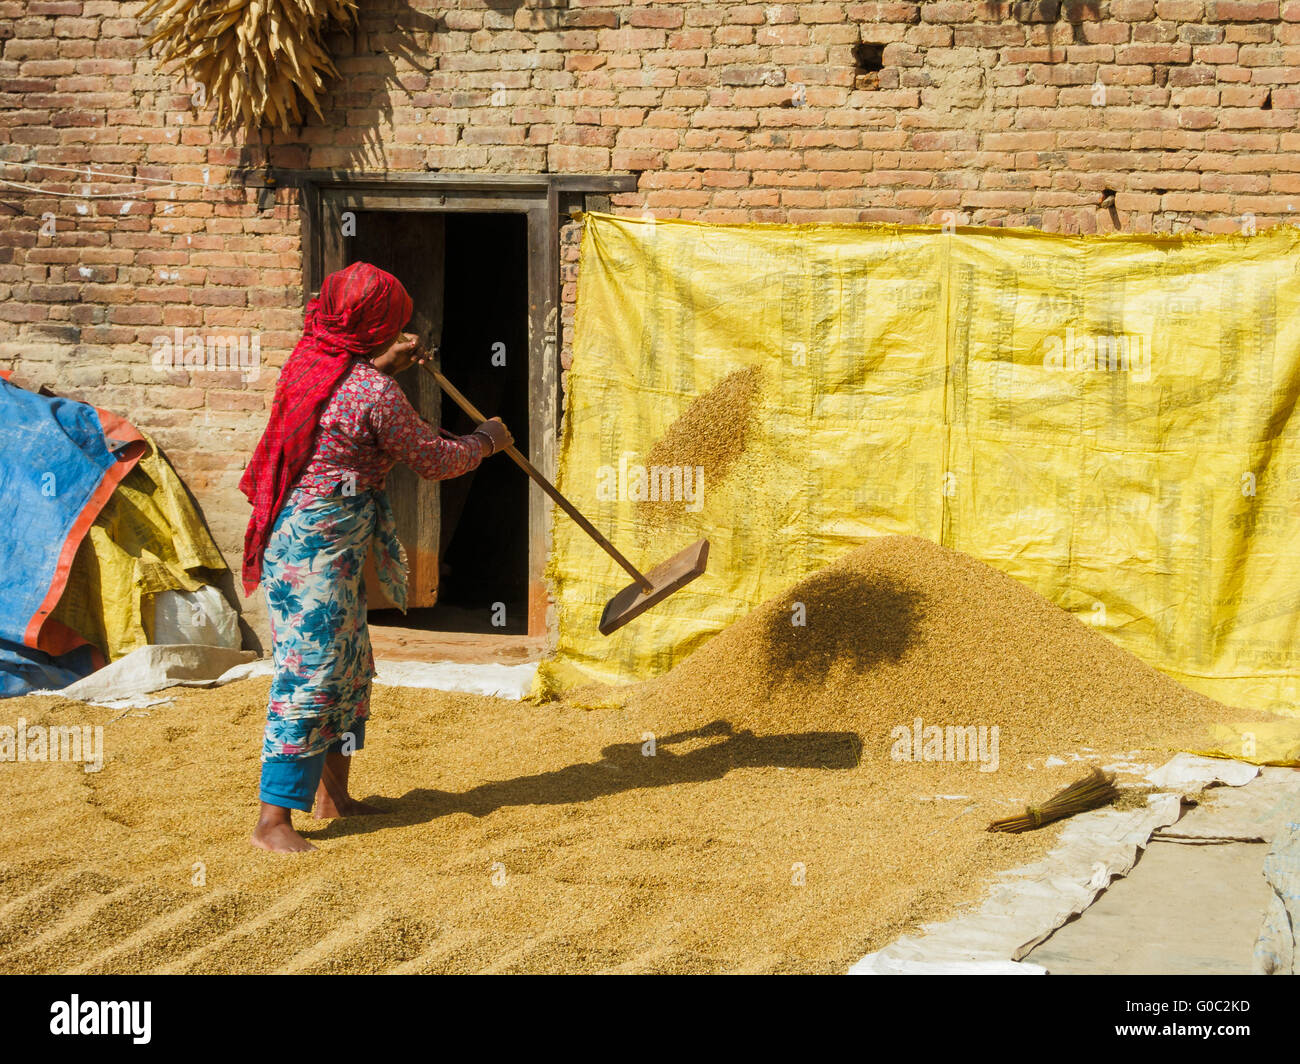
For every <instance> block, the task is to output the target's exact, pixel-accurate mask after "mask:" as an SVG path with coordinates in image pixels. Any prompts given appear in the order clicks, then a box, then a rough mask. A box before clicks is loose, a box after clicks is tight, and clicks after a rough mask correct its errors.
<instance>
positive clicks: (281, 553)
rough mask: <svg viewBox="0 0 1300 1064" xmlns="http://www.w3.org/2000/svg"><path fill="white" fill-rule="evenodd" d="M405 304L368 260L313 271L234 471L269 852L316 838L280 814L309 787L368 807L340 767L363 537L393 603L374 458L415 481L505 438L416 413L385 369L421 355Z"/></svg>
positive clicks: (480, 454)
mask: <svg viewBox="0 0 1300 1064" xmlns="http://www.w3.org/2000/svg"><path fill="white" fill-rule="evenodd" d="M411 309H412V306H411V297H410V296H409V295H408V294H407V292H406V289H405V288H403V287H402V285H401V283H400V282H399V281H398V280H397V278H395V277H393V276H392V275H391V274H388V273H385V272H384V271H383V270H380V269H377V268H376V267H374V266H371V265H369V264H367V263H364V262H358V263H354V264H353V265H351V266H349V267H348V268H347V269H345V270H340V271H339V272H338V273H333V274H330V276H328V277H327V278H325V282H324V284H322V285H321V290H320V296H319V297H318V298H317V299H313V300H312V301H311V302H310V303H308V304H307V313H306V318H305V321H304V323H303V334H302V339H301V340H299V341H298V345H297V346H296V347H295V348H294V349H293V353H292V354H291V355H290V356H289V359H288V361H287V362H286V363H285V365H284V368H283V369H282V370H281V371H280V379H279V381H278V382H277V384H276V389H275V399H274V401H273V403H272V405H271V417H270V421H269V422H268V423H267V426H266V432H265V433H264V434H263V436H262V439H261V441H260V442H259V443H258V445H257V450H256V451H255V452H254V454H253V460H252V461H251V462H250V463H249V466H248V469H247V470H246V471H245V473H244V477H243V480H241V481H240V485H239V486H240V490H242V491H243V492H244V494H245V495H247V496H248V499H249V501H250V502H251V503H252V504H253V515H252V518H251V519H250V521H249V524H248V533H247V535H246V536H245V539H244V574H243V575H244V590H245V592H246V593H248V594H250V595H251V594H252V593H253V590H254V589H255V588H256V587H257V586H258V584H259V582H260V583H261V584H262V586H263V587H264V588H265V590H266V600H267V608H268V610H269V612H270V615H271V639H272V654H273V659H274V663H275V677H274V679H273V680H272V682H271V699H270V705H269V707H268V709H267V721H266V731H265V735H264V738H263V742H262V786H261V802H262V808H261V815H260V816H259V817H258V821H257V827H256V828H255V829H254V831H253V839H252V841H253V845H254V846H260V847H262V848H263V849H266V850H272V851H275V852H276V853H294V852H299V851H303V850H313V849H315V847H314V846H312V845H311V843H309V842H308V841H307V840H306V839H304V838H303V837H302V836H301V835H299V834H298V833H297V832H296V831H295V830H294V828H293V821H292V810H294V809H301V810H304V811H310V810H311V809H312V806H313V800H314V803H315V815H316V816H317V817H318V818H327V817H338V816H355V815H359V814H364V813H374V812H378V810H376V809H374V808H373V807H371V806H368V805H366V804H365V803H363V802H358V801H356V800H355V799H354V798H352V797H351V795H350V794H349V793H348V769H349V766H350V765H351V755H352V753H353V752H354V751H356V750H360V749H361V748H362V746H363V745H364V744H365V732H366V719H367V717H368V716H369V714H370V681H371V679H372V677H373V676H374V671H375V670H374V656H373V654H372V653H371V649H370V635H369V631H368V630H367V628H366V592H365V583H364V579H363V577H362V569H363V567H364V565H365V561H366V555H367V554H368V553H369V552H370V550H371V549H372V548H373V549H374V552H375V562H376V571H377V574H378V577H379V582H380V585H381V586H382V587H383V589H384V592H385V594H387V595H388V597H389V598H390V599H391V600H392V601H393V602H394V603H395V604H396V605H397V606H398V607H399V608H401V609H405V608H406V559H405V554H404V552H403V551H402V547H401V544H400V543H398V542H397V537H396V534H395V531H394V525H393V512H392V510H391V508H390V507H389V505H388V499H387V497H386V496H385V495H384V490H383V489H384V478H385V477H386V476H387V474H388V471H389V470H390V469H391V468H392V467H393V466H394V465H395V464H396V463H397V462H405V463H406V464H407V465H408V466H410V467H411V468H412V469H414V470H415V471H416V472H417V473H419V474H420V475H421V476H422V477H425V478H428V479H433V480H441V479H445V478H447V477H455V476H459V475H460V474H462V473H467V472H468V471H469V470H471V469H474V468H475V467H476V466H477V465H478V464H479V463H480V462H481V461H482V460H483V459H484V458H486V457H487V456H488V455H490V454H494V453H496V452H497V451H499V450H501V449H502V448H504V447H506V446H507V445H509V444H510V442H511V437H510V434H509V432H507V431H506V427H505V426H504V425H503V424H501V421H500V419H499V418H493V419H492V420H491V421H488V422H485V423H484V424H482V425H480V426H478V428H476V429H475V430H474V432H473V433H472V434H471V435H469V436H460V437H454V436H443V435H440V433H439V430H437V429H434V428H432V427H431V426H429V425H428V424H426V423H425V422H423V421H421V420H420V418H419V416H418V415H417V414H416V412H415V410H414V409H413V408H412V407H411V404H410V403H409V402H408V401H407V399H406V396H405V395H404V394H403V392H402V389H401V388H400V387H399V386H398V384H397V382H396V381H394V380H393V377H394V375H395V374H398V373H401V372H402V371H403V370H405V369H407V368H408V367H410V366H411V365H412V364H414V363H415V362H417V361H422V360H423V355H422V353H421V352H420V351H419V345H418V341H417V340H416V338H415V337H413V336H410V335H408V334H405V333H403V332H401V328H402V326H403V325H404V324H405V323H406V322H407V321H408V320H409V319H410V317H411Z"/></svg>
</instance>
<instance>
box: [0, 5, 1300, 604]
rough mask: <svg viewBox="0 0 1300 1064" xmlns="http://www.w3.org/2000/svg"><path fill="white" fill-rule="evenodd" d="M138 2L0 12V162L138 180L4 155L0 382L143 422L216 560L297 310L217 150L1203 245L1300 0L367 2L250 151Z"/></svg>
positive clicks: (1242, 190) (845, 214)
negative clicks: (222, 344)
mask: <svg viewBox="0 0 1300 1064" xmlns="http://www.w3.org/2000/svg"><path fill="white" fill-rule="evenodd" d="M142 7H143V5H142V4H141V3H139V2H133V3H116V2H107V0H0V20H2V21H0V82H2V84H0V159H2V160H4V161H5V162H6V163H7V164H12V163H15V162H18V163H33V162H36V163H46V164H49V165H56V166H67V167H74V168H75V167H85V166H91V167H95V168H98V169H103V170H108V171H112V172H114V173H121V174H125V175H130V176H132V177H134V178H136V179H137V180H136V181H121V182H115V181H112V180H109V179H105V178H101V177H96V176H92V177H91V180H90V181H89V183H87V181H86V179H85V177H84V176H83V175H77V174H68V173H62V172H57V171H52V170H44V171H24V170H21V169H18V168H15V167H14V166H12V165H6V166H4V168H3V169H0V177H3V178H4V179H5V180H6V181H9V182H17V183H19V184H24V183H26V184H32V185H35V186H36V187H38V188H39V189H40V192H39V193H35V192H32V191H29V190H24V189H19V188H14V187H12V185H4V186H0V369H12V370H13V371H14V374H15V379H16V380H18V381H20V382H21V383H24V384H27V385H29V386H33V387H35V386H38V385H40V384H49V385H50V386H51V387H53V388H55V389H56V390H58V391H60V392H62V393H64V394H68V395H72V396H75V397H77V398H81V399H85V400H87V401H91V402H94V403H96V404H98V405H101V406H105V407H109V408H112V409H114V410H116V411H118V412H120V413H123V414H125V415H126V416H128V417H130V418H131V419H132V420H134V421H135V422H136V423H137V424H139V425H140V427H141V428H143V429H145V430H146V431H148V432H150V433H152V434H153V435H154V436H155V437H156V438H157V439H158V441H159V442H160V443H161V444H162V445H163V446H164V448H165V449H166V450H167V452H168V454H169V456H170V457H171V459H172V460H173V462H174V463H175V464H176V466H177V468H178V469H179V471H180V473H181V475H182V476H183V477H184V478H185V480H186V482H187V483H188V484H189V485H190V487H191V489H192V490H193V491H194V493H195V494H196V496H197V497H198V499H199V501H200V503H201V504H202V506H203V509H204V512H205V515H206V517H207V518H208V521H209V523H210V524H211V526H212V528H213V531H214V533H215V534H216V536H217V539H218V542H219V544H220V546H221V547H222V549H223V550H224V551H225V552H226V553H227V555H228V557H229V558H230V559H231V561H232V563H237V559H238V553H239V548H240V544H241V542H242V534H243V526H244V522H245V520H246V516H247V508H246V506H245V504H244V502H243V499H242V496H240V495H239V494H238V492H237V490H236V487H235V485H236V482H237V480H238V478H239V474H240V471H241V470H242V468H243V465H244V463H245V461H246V459H247V456H248V454H249V452H250V450H251V448H252V446H253V444H254V443H255V441H256V438H257V435H258V433H259V431H260V429H261V425H262V422H263V419H264V411H265V406H266V402H267V399H268V396H269V393H270V390H271V388H272V387H273V386H274V378H275V372H274V367H275V366H278V365H279V364H280V362H281V361H282V360H283V358H284V356H285V354H287V352H288V350H289V349H290V348H291V347H292V344H293V342H294V340H295V338H296V335H297V328H298V326H299V324H300V321H301V312H302V307H301V287H300V286H301V273H300V267H301V255H300V243H299V219H298V212H297V207H296V204H295V202H294V194H293V192H292V191H291V190H287V189H286V190H282V191H281V193H280V195H279V197H278V202H277V203H276V205H275V206H274V207H273V208H272V209H268V210H261V209H259V207H258V204H257V197H256V193H254V192H245V191H244V190H242V189H240V188H237V187H232V186H231V185H230V184H229V179H230V171H231V169H232V168H233V167H236V166H239V165H254V166H260V165H261V164H263V163H264V162H266V161H267V160H268V157H269V161H270V162H271V163H272V164H273V165H277V166H283V167H295V168H301V167H316V166H319V167H352V168H366V169H384V168H387V169H391V170H404V171H410V170H444V171H474V172H481V171H492V172H537V171H551V172H605V171H609V170H616V171H622V172H626V171H634V172H638V173H640V182H639V189H638V191H637V192H636V193H635V194H627V195H621V196H615V197H614V198H613V208H614V209H615V210H618V211H630V212H633V213H636V214H641V213H644V212H645V211H647V210H649V211H653V212H654V213H655V214H656V215H657V216H659V217H685V218H698V219H705V220H712V221H719V222H738V221H792V222H815V221H825V222H829V221H835V222H854V221H897V222H937V221H942V220H945V219H948V218H953V219H956V220H960V221H962V222H972V223H979V224H986V225H1010V224H1015V225H1031V226H1039V227H1042V228H1044V229H1048V230H1054V231H1061V232H1085V233H1089V232H1104V231H1109V230H1113V229H1122V230H1126V231H1170V230H1182V229H1189V228H1190V229H1202V230H1209V231H1216V232H1227V231H1235V230H1237V229H1239V228H1240V227H1241V225H1242V220H1241V219H1242V216H1243V215H1252V216H1254V218H1255V219H1256V224H1257V225H1258V226H1259V227H1261V228H1262V227H1264V226H1266V225H1269V224H1275V223H1277V222H1281V221H1287V220H1289V219H1290V218H1291V217H1292V212H1293V208H1294V206H1295V205H1296V204H1300V132H1297V131H1296V119H1297V108H1298V107H1300V0H1289V2H1285V3H1278V2H1262V3H1261V2H1254V0H1111V2H1104V0H1099V2H1082V3H1081V2H1067V3H1064V4H1060V3H1057V2H1056V0H1027V2H1017V3H974V2H968V0H940V2H935V3H920V4H917V3H899V2H880V3H817V2H807V3H784V4H782V3H772V4H758V3H705V2H699V0H683V2H664V3H649V4H628V3H615V2H610V0H568V3H567V5H566V4H564V3H562V2H559V3H557V2H556V0H541V2H538V0H527V2H525V3H523V4H520V5H519V6H517V7H515V8H513V9H511V8H508V7H505V6H503V5H501V4H499V3H494V5H493V6H486V5H484V4H482V3H475V2H471V0H461V2H460V3H459V5H458V6H455V7H450V8H444V7H443V6H441V5H437V4H433V3H430V2H428V0H410V2H409V3H398V2H394V0H361V7H362V9H363V17H362V21H361V25H360V28H359V29H358V30H357V32H355V33H353V34H348V35H337V36H335V37H334V38H333V39H332V41H331V43H332V46H333V49H334V54H335V55H336V57H337V61H338V65H339V68H340V70H341V72H342V79H341V80H340V81H339V82H335V83H334V84H333V85H332V86H331V89H330V91H329V92H328V94H327V96H326V101H325V106H326V121H325V122H324V123H322V122H320V121H319V120H318V119H315V118H313V119H312V121H311V122H309V123H308V125H307V126H306V127H305V128H304V129H303V130H301V132H300V133H297V134H295V135H294V136H286V135H284V134H282V133H279V132H277V133H275V134H268V135H264V136H262V137H261V138H258V137H254V138H253V140H252V143H251V144H249V143H245V141H244V139H243V138H242V137H241V138H233V139H232V138H230V137H228V136H226V135H224V134H221V133H219V132H217V131H215V130H213V129H212V128H211V126H210V125H209V122H208V118H209V116H208V113H207V112H206V111H205V110H203V109H198V108H196V107H195V106H194V104H193V101H192V99H191V96H190V92H191V90H192V88H193V86H191V85H188V84H187V83H184V82H182V81H181V80H179V79H178V78H177V77H174V76H171V75H169V74H163V73H160V72H159V71H158V68H157V64H156V63H155V62H154V60H152V59H151V58H150V57H148V56H147V55H145V54H143V53H142V51H141V43H142V40H143V36H144V32H143V31H144V27H143V26H142V25H141V24H140V23H138V22H137V20H136V18H135V17H134V16H135V15H136V14H137V13H138V12H139V11H140V10H141V9H142ZM268 153H269V155H268ZM142 179H155V180H156V181H158V182H185V184H166V183H160V184H156V185H148V183H147V182H145V181H143V180H142ZM205 182H206V183H205ZM146 185H148V188H147V190H146ZM54 193H63V195H54ZM51 215H52V216H53V232H50V224H51V219H50V217H49V216H51ZM579 235H580V234H579V232H578V230H577V227H576V226H572V225H569V226H566V227H565V230H564V232H563V233H562V240H561V254H562V256H563V259H564V272H563V279H564V300H565V313H564V315H563V318H562V320H563V322H564V323H565V324H566V325H567V324H568V323H569V322H571V320H572V300H573V296H574V292H575V281H576V262H577V250H578V238H579ZM176 328H181V329H183V330H187V331H191V330H192V331H201V332H203V333H206V334H211V333H214V332H215V333H219V334H222V335H230V336H232V337H237V336H240V335H243V336H248V335H253V334H256V335H257V336H258V338H259V340H260V343H261V349H262V355H263V360H264V372H263V373H262V375H261V377H260V379H258V380H256V381H247V382H246V381H243V380H241V379H240V376H239V374H238V373H224V374H222V373H218V374H213V373H195V372H189V371H186V370H159V369H158V368H156V367H155V365H154V364H153V361H152V357H151V356H152V353H153V348H152V346H151V345H152V343H153V342H154V340H155V339H156V338H158V337H160V336H161V337H166V336H169V335H173V332H172V331H173V330H174V329H176ZM569 338H570V337H569V334H568V330H566V335H565V341H566V345H565V352H566V353H565V357H566V359H567V357H568V355H567V351H568V344H567V341H568V340H569ZM254 612H255V613H260V611H254Z"/></svg>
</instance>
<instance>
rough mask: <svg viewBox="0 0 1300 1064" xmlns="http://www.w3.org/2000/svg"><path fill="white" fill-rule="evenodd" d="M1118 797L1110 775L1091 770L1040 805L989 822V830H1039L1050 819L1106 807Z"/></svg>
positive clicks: (1113, 778) (1112, 777) (1050, 820)
mask: <svg viewBox="0 0 1300 1064" xmlns="http://www.w3.org/2000/svg"><path fill="white" fill-rule="evenodd" d="M1118 797H1119V789H1118V788H1117V787H1116V786H1115V776H1114V774H1113V773H1110V772H1102V771H1101V769H1099V768H1094V769H1093V770H1092V775H1090V776H1087V777H1085V778H1084V779H1081V780H1079V781H1078V782H1076V783H1071V784H1070V785H1069V786H1068V787H1066V788H1065V790H1063V791H1060V792H1059V793H1057V794H1054V795H1052V797H1050V798H1049V799H1047V801H1046V802H1045V803H1044V804H1043V805H1031V806H1030V807H1029V808H1028V809H1026V810H1025V811H1024V812H1023V813H1021V814H1020V815H1019V816H1009V817H1004V818H1003V819H1001V820H995V821H993V823H991V824H990V825H989V831H1012V832H1019V831H1029V830H1030V829H1031V828H1041V827H1042V826H1043V825H1044V824H1050V823H1051V822H1052V821H1053V820H1060V819H1061V818H1062V817H1067V816H1074V814H1075V813H1084V812H1087V811H1088V810H1089V809H1096V808H1098V807H1099V806H1103V805H1109V804H1110V803H1111V802H1113V801H1114V800H1115V799H1116V798H1118Z"/></svg>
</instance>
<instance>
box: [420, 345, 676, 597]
mask: <svg viewBox="0 0 1300 1064" xmlns="http://www.w3.org/2000/svg"><path fill="white" fill-rule="evenodd" d="M420 365H421V366H423V367H424V368H425V369H426V370H427V371H428V372H430V373H432V374H433V379H434V380H436V381H437V382H438V386H439V387H440V388H442V390H443V391H444V392H446V393H447V394H448V395H449V396H450V397H451V400H452V402H454V403H455V404H456V405H457V406H458V407H460V408H461V409H462V410H463V411H465V413H467V414H468V415H469V416H470V417H472V418H473V419H474V420H475V421H478V422H480V423H481V422H484V421H487V420H488V419H487V418H485V417H484V416H483V415H482V413H481V412H480V411H479V410H478V408H477V407H475V406H474V404H473V403H471V402H470V401H469V400H468V399H466V398H465V396H463V395H461V393H460V391H459V390H458V389H457V388H456V386H455V385H454V384H452V383H451V381H449V380H448V379H447V378H446V377H444V376H443V375H442V374H441V373H439V372H438V371H437V370H436V369H434V368H433V367H432V366H430V365H429V364H428V363H427V362H421V363H420ZM505 453H506V454H508V455H509V456H510V457H511V458H512V459H513V460H514V463H515V465H517V466H518V467H519V468H520V469H522V470H523V471H524V472H525V473H527V474H528V475H529V476H530V477H531V478H532V479H533V482H534V483H535V484H536V485H537V486H538V487H539V488H541V489H542V491H544V492H546V494H547V495H549V496H550V497H551V498H552V499H553V500H554V501H555V504H556V505H557V506H559V507H560V509H562V510H563V511H564V512H565V513H566V514H568V515H569V516H570V517H572V518H573V519H574V521H576V522H577V523H578V527H579V528H581V529H582V530H583V531H584V532H586V533H587V535H589V536H590V537H591V538H592V539H594V540H595V541H596V542H597V543H599V544H600V546H601V548H602V549H603V550H604V551H605V553H606V554H608V555H609V556H610V557H611V558H613V559H614V560H615V561H616V562H618V564H619V565H621V566H622V567H623V568H624V569H625V570H627V572H628V575H630V576H631V577H632V579H633V580H635V581H636V582H637V584H638V585H639V586H640V588H641V590H642V591H647V592H649V591H653V590H654V584H652V583H650V581H649V580H648V579H646V577H645V576H643V575H642V574H641V571H640V570H639V569H637V567H636V566H635V565H633V564H632V563H631V562H630V561H628V560H627V559H626V558H624V557H623V555H622V554H620V553H619V551H618V548H617V547H615V546H614V544H612V543H611V542H610V541H609V540H607V539H606V538H605V537H604V536H602V535H601V534H600V533H599V532H598V531H597V530H596V526H595V525H593V524H592V523H591V522H590V521H588V520H587V519H586V518H585V517H583V516H582V514H581V513H580V512H579V511H578V508H577V507H576V506H574V505H573V503H571V502H569V500H568V499H566V498H565V497H564V496H563V495H561V494H560V491H559V489H558V488H557V487H556V486H555V485H554V484H552V483H551V482H550V481H549V480H547V479H546V478H545V477H544V476H542V474H541V473H540V472H538V470H537V468H536V467H535V466H534V465H533V463H532V462H530V461H529V460H528V459H527V458H525V457H524V456H523V455H522V454H520V453H519V451H518V449H516V447H515V446H514V444H510V445H509V446H507V447H506V448H505Z"/></svg>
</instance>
